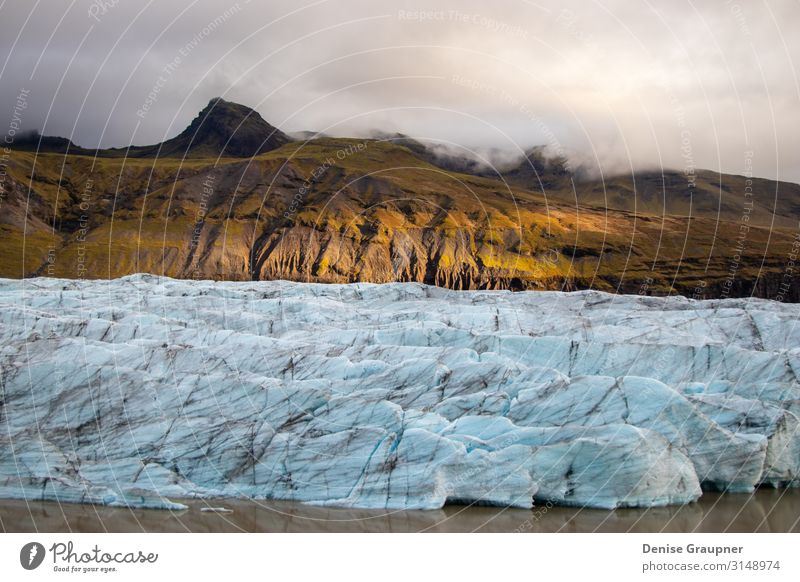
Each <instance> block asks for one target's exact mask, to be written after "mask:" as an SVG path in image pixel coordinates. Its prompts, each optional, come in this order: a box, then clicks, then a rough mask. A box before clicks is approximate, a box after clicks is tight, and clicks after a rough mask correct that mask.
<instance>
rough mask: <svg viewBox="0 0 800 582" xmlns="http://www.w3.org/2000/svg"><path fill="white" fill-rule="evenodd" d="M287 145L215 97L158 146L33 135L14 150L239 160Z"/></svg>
mask: <svg viewBox="0 0 800 582" xmlns="http://www.w3.org/2000/svg"><path fill="white" fill-rule="evenodd" d="M290 141H292V139H291V138H290V137H289V136H288V135H286V134H285V133H283V132H282V131H280V130H279V129H277V128H275V127H273V126H272V125H270V124H269V123H267V122H266V121H264V119H263V118H262V117H261V115H260V114H259V113H258V112H257V111H255V110H253V109H251V108H249V107H246V106H244V105H239V104H238V103H231V102H230V101H225V100H223V99H221V98H219V97H217V98H215V99H212V100H211V101H209V102H208V105H206V106H205V107H204V108H203V110H202V111H200V113H198V114H197V117H195V118H194V120H192V123H191V124H190V125H189V126H188V127H187V128H186V129H184V130H183V131H182V132H181V133H180V134H179V135H177V136H175V137H173V138H171V139H168V140H167V141H165V142H163V143H160V144H155V145H150V146H131V147H128V148H111V149H100V150H92V149H87V148H82V147H80V146H77V145H75V144H74V143H72V141H70V140H69V139H67V138H64V137H50V136H46V137H42V136H40V135H39V134H38V133H37V132H33V133H29V134H27V135H25V136H23V138H22V139H21V140H18V141H17V143H16V144H15V147H16V149H20V150H26V151H39V152H40V153H59V154H65V155H66V154H73V155H86V156H95V155H96V156H98V157H126V156H127V157H129V158H156V157H164V158H183V157H186V158H214V157H217V156H221V157H236V158H241V157H250V156H257V155H259V154H262V153H264V152H268V151H270V150H273V149H275V148H279V147H281V146H282V145H284V144H287V143H289V142H290Z"/></svg>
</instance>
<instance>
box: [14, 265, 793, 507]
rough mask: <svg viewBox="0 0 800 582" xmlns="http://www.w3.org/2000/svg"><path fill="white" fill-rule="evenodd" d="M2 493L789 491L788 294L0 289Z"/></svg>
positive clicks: (329, 498)
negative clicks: (779, 299) (699, 296)
mask: <svg viewBox="0 0 800 582" xmlns="http://www.w3.org/2000/svg"><path fill="white" fill-rule="evenodd" d="M0 304H2V306H1V307H2V308H1V309H0V365H1V366H0V390H1V391H2V392H0V497H5V498H27V499H48V500H52V499H57V500H60V501H72V502H89V503H99V504H108V505H121V506H135V507H164V508H172V509H178V508H180V507H182V505H181V504H180V503H175V502H173V501H170V498H173V499H181V498H216V497H250V498H257V499H265V498H270V499H286V500H296V501H302V502H307V503H314V504H323V505H333V506H349V507H365V508H387V509H395V508H438V507H441V506H442V505H443V504H445V503H448V502H479V503H485V504H495V505H503V506H515V507H531V506H532V505H533V504H541V503H547V502H551V503H558V504H566V505H579V506H591V507H602V508H614V507H625V506H653V505H664V504H673V503H687V502H691V501H693V500H696V499H697V498H698V497H699V496H700V495H702V491H703V490H722V491H751V490H753V488H754V487H757V486H761V485H771V486H794V485H797V484H798V482H800V433H798V414H799V413H800V404H799V403H800V384H798V377H797V372H798V370H799V369H800V329H798V327H797V325H796V323H797V321H798V315H800V307H798V306H796V305H785V304H779V303H774V302H769V301H765V300H759V299H749V300H747V299H727V300H713V301H693V300H690V299H686V298H682V297H670V298H652V297H638V296H625V295H609V294H605V293H600V292H593V291H583V292H576V293H558V292H538V293H537V292H528V293H510V292H500V291H460V292H459V291H450V290H446V289H441V288H436V287H429V286H425V285H420V284H415V283H408V284H386V285H371V284H353V285H318V284H305V283H290V282H284V281H273V282H251V283H222V282H210V281H179V280H173V279H168V278H162V277H155V276H150V275H136V276H131V277H125V278H122V279H117V280H112V281H76V280H59V279H46V278H40V279H29V280H22V281H16V280H13V281H12V280H0Z"/></svg>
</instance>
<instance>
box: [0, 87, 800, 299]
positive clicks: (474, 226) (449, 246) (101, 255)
mask: <svg viewBox="0 0 800 582" xmlns="http://www.w3.org/2000/svg"><path fill="white" fill-rule="evenodd" d="M218 107H219V108H220V110H221V111H226V110H230V109H236V107H240V106H235V104H225V103H219V102H214V103H211V104H209V107H208V108H207V111H205V113H201V115H200V116H199V117H198V120H196V123H193V125H192V127H190V128H189V129H187V130H186V131H185V132H183V133H182V134H180V135H179V136H178V137H176V138H174V139H173V140H170V142H165V144H161V146H159V147H160V148H161V151H162V153H163V152H164V151H167V150H170V147H172V146H170V147H167V146H168V144H170V143H172V145H173V146H175V147H178V146H176V145H175V144H178V142H180V148H179V149H184V150H185V149H186V148H188V150H189V151H190V153H191V152H193V153H192V155H191V156H189V157H188V158H186V159H184V158H183V157H182V156H176V157H166V158H164V157H157V158H156V157H152V158H149V157H143V156H142V157H134V158H128V159H122V158H119V157H114V155H111V154H108V155H104V156H100V157H92V156H84V155H67V156H64V155H58V154H38V155H36V154H34V153H32V152H28V151H24V150H17V151H12V152H11V153H10V154H9V156H8V165H7V168H6V171H5V174H4V176H3V183H2V187H3V199H2V212H0V240H2V243H3V245H4V248H5V252H4V253H3V256H2V258H1V259H0V275H2V276H4V277H28V276H36V275H48V276H58V277H68V278H109V277H120V276H124V275H129V274H132V273H137V272H147V273H153V274H158V275H167V276H171V277H177V278H194V279H217V280H253V279H256V280H257V279H288V280H292V281H316V282H326V283H347V282H356V281H369V282H392V281H400V282H403V281H414V282H422V283H428V284H432V285H439V286H444V287H449V288H452V289H513V290H518V289H564V290H574V289H584V288H594V289H601V290H605V291H611V292H624V293H633V294H641V295H651V294H652V295H664V294H670V293H680V294H685V295H689V296H694V297H698V298H702V297H705V298H713V297H735V296H749V295H756V296H759V297H767V298H772V299H780V300H786V301H797V300H798V299H800V297H798V291H797V288H796V286H795V285H794V271H793V267H792V265H793V257H794V258H796V255H797V249H798V246H800V243H799V242H798V239H797V230H796V227H795V228H792V227H790V224H791V219H790V218H786V217H785V220H775V219H774V217H773V216H772V214H771V211H770V209H769V208H768V207H767V205H765V204H756V205H753V207H752V208H751V209H747V210H746V211H740V212H738V213H737V212H734V211H733V210H730V211H726V212H725V213H723V214H720V213H719V212H717V213H713V212H711V211H708V212H701V213H700V214H699V215H697V216H693V217H691V218H688V217H685V216H681V215H680V212H678V211H676V212H675V213H674V214H671V213H666V214H665V213H664V212H663V211H662V212H658V213H656V212H650V213H647V212H645V213H633V212H631V211H629V210H625V209H621V210H612V209H606V208H603V207H598V206H594V205H592V204H590V203H583V202H581V200H582V199H583V198H586V199H587V200H589V202H591V201H592V196H593V194H592V192H593V190H592V189H594V188H596V187H597V185H596V184H594V185H593V184H587V183H577V182H574V181H573V180H572V179H571V178H570V177H569V176H568V175H565V174H564V171H562V170H563V169H562V170H559V169H558V168H555V169H554V166H552V164H550V165H547V164H548V163H550V162H541V160H539V162H541V163H543V164H545V165H543V166H542V171H545V170H547V171H548V172H550V173H553V172H555V173H556V174H558V175H557V176H555V174H554V176H555V177H552V180H550V179H548V180H549V181H548V180H545V181H547V182H548V184H549V186H547V187H543V188H542V189H539V190H537V189H536V188H533V187H531V189H526V188H524V187H522V186H520V185H514V184H512V183H511V182H508V181H506V182H504V181H502V180H500V179H497V178H490V177H488V176H478V175H470V174H463V173H457V172H453V171H448V170H445V169H443V168H441V167H438V166H435V165H433V164H431V163H430V162H429V161H426V159H423V158H424V156H420V155H419V152H416V151H412V149H409V148H408V147H406V146H404V145H398V144H396V143H392V141H391V140H390V141H381V140H361V141H360V140H355V139H337V138H318V139H314V140H311V141H308V142H302V143H301V142H288V143H286V140H288V138H286V136H285V135H283V134H281V133H280V132H278V133H275V132H276V131H277V130H275V129H274V128H272V126H269V125H268V124H266V122H263V120H261V118H260V117H259V118H258V120H260V122H258V120H256V122H258V123H256V124H255V125H254V126H248V127H250V128H251V129H252V132H250V133H248V131H249V130H248V131H244V132H239V131H234V129H235V127H234V126H237V127H238V126H242V125H247V124H249V123H250V121H252V119H251V117H252V116H250V114H249V113H247V112H244V113H243V114H242V115H238V114H236V112H230V111H228V113H226V114H225V115H222V116H221V117H217V116H216V113H214V111H215V110H216V108H218ZM237 111H238V110H237ZM242 111H244V110H242ZM242 111H239V113H242ZM250 111H251V110H250ZM237 115H238V116H237ZM256 115H257V114H256ZM226 119H227V120H228V121H225V120H226ZM237 119H238V121H236V120H237ZM203 120H206V121H203ZM209 120H211V121H213V123H211V124H210V125H206V123H207V122H208V121H209ZM230 120H233V121H232V122H231V123H233V124H234V126H231V127H228V126H227V125H226V124H227V123H228V122H229V121H230ZM217 122H218V123H217ZM262 122H263V124H264V125H266V126H267V127H266V128H264V127H262V125H261V123H262ZM220 124H221V125H220ZM195 126H197V127H195ZM192 128H194V129H192ZM273 130H274V131H273ZM240 133H241V135H239V134H240ZM234 135H237V136H238V137H237V140H238V141H236V142H235V144H234V145H235V147H236V148H239V149H237V150H236V151H237V152H238V153H239V154H242V155H245V154H248V152H250V153H258V152H259V151H263V150H262V149H261V148H262V147H263V148H267V149H269V151H263V153H258V155H255V156H253V157H243V158H235V157H221V158H220V157H218V156H219V155H220V153H222V152H224V151H229V150H228V149H227V148H229V147H230V146H231V143H233V142H232V141H231V139H232V136H234ZM225 136H227V137H225ZM270 136H272V137H273V138H274V139H273V140H272V141H270V139H268V138H269V137H270ZM220 140H224V141H225V144H222V143H221V142H220ZM184 142H185V143H184ZM226 144H227V145H226ZM281 144H283V145H281ZM153 147H156V146H153ZM192 148H195V149H192ZM173 149H174V148H173ZM170 151H172V150H170ZM203 152H205V153H206V155H207V157H202V156H201V154H202V153H203ZM140 153H141V152H140ZM198 156H199V157H198ZM223 156H224V154H223ZM530 159H533V158H530V157H529V161H530ZM537 160H538V158H536V159H534V160H533V161H534V162H536V161H537ZM539 162H537V163H539ZM535 165H536V164H533V166H535ZM540 165H541V164H540ZM534 169H535V168H534ZM513 175H514V176H516V177H517V178H519V180H521V181H522V182H524V180H523V178H525V176H527V177H528V178H530V176H528V175H527V174H525V175H523V173H517V174H513ZM512 177H513V176H512ZM723 178H724V180H727V181H728V182H729V183H730V184H731V185H732V186H726V187H727V188H728V190H729V193H728V194H729V195H728V196H727V197H726V198H725V208H728V207H731V208H735V206H736V204H735V203H734V202H736V201H737V200H738V199H736V198H735V192H737V191H738V190H736V189H737V188H738V185H739V182H738V180H739V179H738V178H736V177H722V178H720V179H723ZM525 179H527V178H525ZM728 182H726V184H727V183H728ZM520 183H521V182H520ZM565 183H567V184H569V189H568V190H562V189H560V188H561V187H562V186H563V184H565ZM620 184H622V182H619V183H618V184H617V185H618V186H619V187H620V188H621V187H622V186H620ZM651 186H652V185H651ZM573 190H575V191H576V192H577V191H578V190H580V192H578V194H579V195H577V196H576V195H575V193H573ZM787 191H788V190H787ZM648 192H649V191H648ZM665 192H666V191H665ZM570 195H572V202H569V200H570ZM664 195H665V196H667V195H669V192H666V193H665V194H664ZM705 195H708V192H706V193H705ZM576 201H577V203H576ZM740 202H741V201H738V202H736V203H740ZM783 204H784V205H786V204H791V200H787V201H784V202H783ZM731 205H732V206H731ZM764 225H773V226H772V227H769V226H764Z"/></svg>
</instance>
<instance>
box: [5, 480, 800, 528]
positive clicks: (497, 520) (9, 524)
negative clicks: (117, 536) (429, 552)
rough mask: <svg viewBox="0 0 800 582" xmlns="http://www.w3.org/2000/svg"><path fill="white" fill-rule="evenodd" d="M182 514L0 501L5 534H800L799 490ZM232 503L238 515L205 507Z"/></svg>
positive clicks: (284, 505)
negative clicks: (624, 505) (582, 503)
mask: <svg viewBox="0 0 800 582" xmlns="http://www.w3.org/2000/svg"><path fill="white" fill-rule="evenodd" d="M185 503H186V504H187V505H189V506H190V507H189V509H187V510H185V511H181V512H170V511H157V510H130V509H119V508H109V507H97V506H91V505H76V504H60V505H59V504H58V503H45V502H31V503H26V502H24V501H7V500H6V501H0V529H2V530H3V531H6V532H35V531H39V532H62V531H72V532H104V531H108V532H137V531H148V532H183V531H187V532H240V531H247V532H418V531H431V532H470V531H481V532H514V531H525V532H593V531H600V532H627V531H634V532H660V531H665V532H692V531H701V532H725V531H729V532H790V531H793V532H797V531H800V523H799V522H800V490H797V489H789V490H774V489H761V490H758V491H757V492H756V493H755V494H753V495H746V494H724V495H722V494H717V493H706V494H705V495H703V497H702V499H701V500H700V501H699V502H698V503H693V504H691V505H685V506H680V507H659V508H654V509H618V510H615V511H605V510H599V509H578V508H569V507H544V506H543V507H537V508H535V509H533V510H521V509H503V508H496V507H477V506H469V507H468V506H448V507H446V508H444V509H442V510H437V511H373V510H360V509H334V508H324V507H313V506H308V505H303V504H300V503H293V502H286V501H233V500H225V501H221V500H217V501H208V502H206V501H186V502H185ZM204 507H206V508H207V507H227V508H230V509H232V510H233V513H224V514H223V513H212V512H208V511H201V509H202V508H204Z"/></svg>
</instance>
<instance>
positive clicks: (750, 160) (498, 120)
mask: <svg viewBox="0 0 800 582" xmlns="http://www.w3.org/2000/svg"><path fill="white" fill-rule="evenodd" d="M436 6H437V7H436V8H435V9H431V8H430V6H428V7H427V8H426V9H424V10H423V5H422V4H420V3H415V2H408V1H403V2H399V3H398V2H390V1H387V0H377V1H376V0H372V1H366V0H365V1H360V0H346V1H338V2H333V1H328V0H316V1H312V2H309V1H308V0H303V1H302V2H296V1H292V2H290V1H288V0H281V1H270V2H269V3H257V2H249V1H247V0H238V1H230V2H212V1H210V0H196V1H194V2H177V1H173V0H162V1H160V2H155V1H153V0H151V1H149V2H147V3H139V2H132V1H129V0H94V1H89V0H77V1H75V2H72V3H70V4H64V5H62V4H60V3H57V4H56V3H49V2H44V1H42V0H38V1H35V2H23V1H21V0H11V1H7V2H5V3H3V5H2V8H0V13H2V18H0V49H1V50H2V54H4V55H5V59H3V60H2V61H0V63H2V64H0V78H1V79H2V83H0V103H1V104H2V109H0V112H1V114H0V117H2V124H3V126H4V127H3V132H4V133H7V131H8V128H10V127H11V126H12V124H14V129H16V126H21V128H22V129H36V130H39V131H41V132H42V133H44V134H47V135H61V136H65V137H69V138H71V139H72V141H73V142H75V143H76V144H79V145H81V146H84V147H97V146H102V147H116V146H125V145H128V144H131V143H133V144H137V145H145V144H152V143H158V142H161V141H164V139H165V138H170V137H173V136H175V135H177V134H178V133H179V132H180V131H181V130H182V129H183V128H185V127H186V126H187V125H188V124H189V122H191V120H192V119H193V117H194V116H195V115H196V113H197V111H199V110H200V109H202V107H203V106H204V105H205V104H206V103H207V102H208V100H209V99H210V98H212V97H215V96H222V97H223V98H225V99H229V100H231V101H235V102H238V103H247V104H249V105H252V106H253V107H254V108H255V109H256V110H257V111H258V112H259V113H261V115H262V116H263V117H264V119H265V120H266V121H267V122H269V123H271V124H273V125H275V126H277V127H278V128H280V129H281V130H283V131H285V132H299V131H309V130H311V131H322V132H325V133H326V134H329V135H356V136H357V135H369V134H371V133H373V132H374V131H376V130H380V131H384V132H400V133H403V134H405V135H408V136H411V137H413V138H418V139H426V138H427V139H433V140H437V141H438V142H439V143H441V144H442V147H445V146H451V147H454V148H456V149H460V148H463V147H466V148H473V149H477V150H480V151H482V152H486V151H498V152H505V154H504V155H500V156H499V159H504V158H505V157H511V156H513V155H514V154H518V155H522V153H523V152H524V151H527V150H528V149H529V148H530V147H532V146H535V145H545V146H547V147H548V148H549V149H550V150H551V151H553V152H555V153H556V154H560V155H565V156H566V157H567V158H568V159H569V160H570V163H571V164H572V165H573V166H577V165H582V166H584V167H592V168H595V169H598V168H600V169H602V170H603V171H604V172H605V173H615V172H618V171H630V169H631V168H635V169H646V168H647V169H649V168H658V167H669V168H675V169H679V170H682V169H691V168H709V169H712V170H720V171H723V172H726V173H734V174H743V173H749V172H750V171H752V173H753V174H754V175H756V176H761V177H767V178H775V179H779V180H790V181H800V161H799V160H800V159H799V158H798V156H797V151H798V150H799V149H800V82H798V78H797V74H796V68H797V66H796V63H797V59H798V57H800V38H798V35H797V34H796V31H797V30H798V29H800V11H798V10H797V3H796V2H793V1H776V2H769V3H767V2H762V3H753V4H751V3H741V4H739V3H736V2H732V1H722V2H710V1H701V2H684V1H677V2H670V3H668V4H665V3H656V2H652V1H645V2H642V3H630V2H622V1H617V0H609V1H605V2H594V3H586V2H576V1H574V0H573V1H567V2H551V1H549V0H542V1H537V2H529V1H527V0H512V1H508V2H503V3H502V4H501V5H498V4H497V3H494V4H488V3H485V2H477V1H466V2H463V1H460V2H456V1H455V0H444V1H442V2H439V3H438V4H437V5H436ZM23 90H24V91H26V92H27V93H24V94H22V95H23V98H22V101H24V107H16V108H15V104H16V103H17V102H18V96H20V94H21V92H22V91H23ZM15 111H16V113H15ZM20 113H21V115H20Z"/></svg>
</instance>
